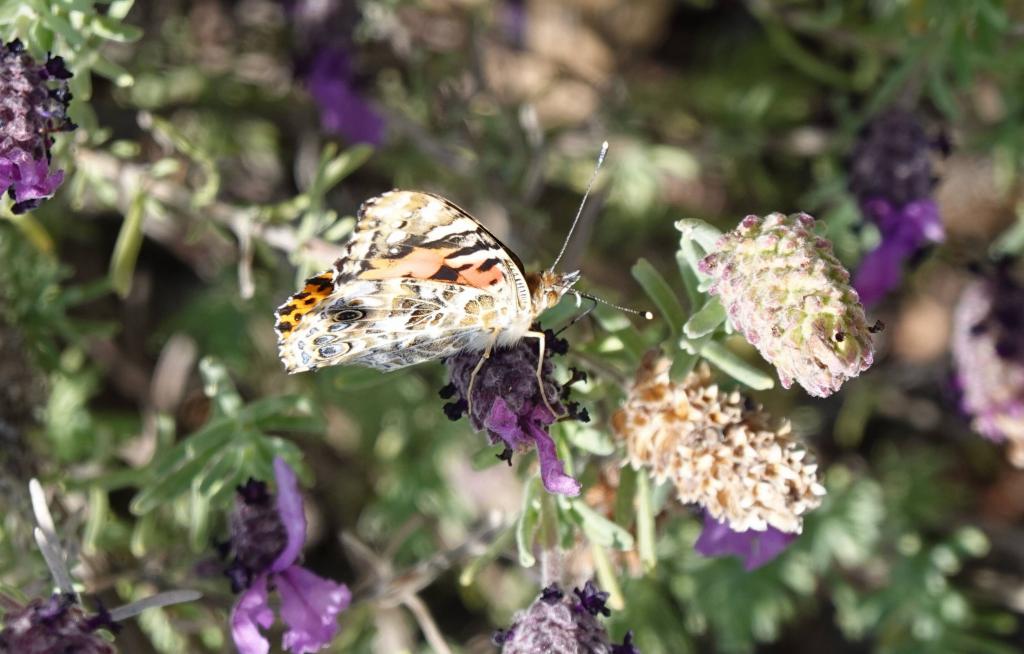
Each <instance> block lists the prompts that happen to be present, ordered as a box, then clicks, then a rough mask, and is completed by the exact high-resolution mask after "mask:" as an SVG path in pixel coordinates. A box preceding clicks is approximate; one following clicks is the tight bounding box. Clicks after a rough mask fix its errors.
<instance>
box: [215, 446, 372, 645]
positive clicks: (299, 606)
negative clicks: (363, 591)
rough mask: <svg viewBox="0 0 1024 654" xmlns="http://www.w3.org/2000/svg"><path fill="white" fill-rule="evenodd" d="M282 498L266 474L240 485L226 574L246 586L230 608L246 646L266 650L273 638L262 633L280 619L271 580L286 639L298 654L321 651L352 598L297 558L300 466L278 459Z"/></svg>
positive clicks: (302, 534)
mask: <svg viewBox="0 0 1024 654" xmlns="http://www.w3.org/2000/svg"><path fill="white" fill-rule="evenodd" d="M274 479H275V481H276V483H277V497H276V501H272V496H270V495H269V493H267V490H266V486H265V485H264V484H263V483H262V482H257V481H250V482H249V483H247V484H246V485H245V486H243V487H242V488H240V489H239V499H238V502H237V505H236V510H235V512H234V514H233V515H232V516H231V528H232V538H231V550H232V551H233V552H234V553H235V560H234V562H233V563H232V565H231V567H229V569H228V571H227V574H228V576H229V577H230V578H231V581H232V585H233V586H234V587H235V589H236V591H237V590H240V589H242V588H244V589H245V590H244V592H243V593H242V596H241V597H239V599H238V603H237V604H236V605H235V608H234V609H233V610H232V612H231V635H232V637H233V638H234V641H235V646H236V647H237V648H238V651H239V652H240V653H241V654H267V652H269V651H270V643H269V642H267V639H266V638H265V637H264V636H263V634H262V633H260V629H261V628H262V629H268V628H269V627H270V626H271V625H272V624H273V623H274V612H273V610H272V609H271V608H270V603H269V599H268V594H269V590H270V588H269V586H270V585H271V584H272V585H273V587H275V588H276V589H277V594H278V596H279V597H280V600H281V608H280V614H281V619H282V620H283V621H284V623H285V624H286V625H287V626H288V630H287V631H285V633H284V639H283V641H282V643H281V646H282V647H283V648H284V649H286V650H288V651H290V652H292V653H293V654H306V653H308V652H316V651H319V650H320V649H322V648H324V647H326V646H327V645H329V644H330V642H331V640H333V639H334V636H335V634H337V632H338V623H337V615H338V614H339V613H341V612H342V611H344V610H345V609H346V608H347V607H348V604H349V601H351V597H352V596H351V593H349V590H348V588H347V587H346V586H345V585H344V584H338V583H335V582H334V581H331V580H329V579H322V578H320V577H318V576H317V575H315V574H313V573H312V572H310V571H309V570H307V569H305V568H303V567H302V566H299V565H297V564H296V560H297V559H298V557H299V554H301V552H302V548H303V546H304V545H305V542H306V517H305V514H304V512H303V508H302V496H301V494H300V493H299V485H298V480H297V479H296V478H295V473H294V472H292V469H291V468H289V467H288V464H286V463H285V462H284V461H283V460H282V459H280V458H277V459H274Z"/></svg>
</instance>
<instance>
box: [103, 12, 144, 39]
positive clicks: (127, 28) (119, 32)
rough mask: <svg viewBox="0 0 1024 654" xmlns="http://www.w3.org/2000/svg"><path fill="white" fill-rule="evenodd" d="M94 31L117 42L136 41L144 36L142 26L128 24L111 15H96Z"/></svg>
mask: <svg viewBox="0 0 1024 654" xmlns="http://www.w3.org/2000/svg"><path fill="white" fill-rule="evenodd" d="M91 27H92V31H93V33H94V34H96V35H97V36H99V37H100V38H104V39H107V40H108V41H116V42H117V43H134V42H135V41H138V40H139V39H141V38H142V34H143V32H142V28H140V27H136V26H135V25H126V24H125V23H122V22H121V21H119V20H117V19H116V18H112V17H110V16H94V17H93V19H92V23H91Z"/></svg>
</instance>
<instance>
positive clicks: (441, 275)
mask: <svg viewBox="0 0 1024 654" xmlns="http://www.w3.org/2000/svg"><path fill="white" fill-rule="evenodd" d="M453 252H456V250H455V249H453V248H444V249H440V248H439V249H431V248H414V249H413V250H411V251H410V252H409V253H408V254H406V255H405V256H403V257H399V258H396V259H387V258H379V259H373V260H371V261H370V268H369V269H367V270H365V271H363V272H362V273H360V274H359V278H360V279H374V280H377V279H395V278H400V277H404V278H409V279H433V280H436V281H440V282H447V283H449V284H459V285H460V286H473V287H475V288H488V287H489V286H493V285H494V284H497V283H498V282H500V281H501V280H502V279H503V278H504V274H503V273H502V272H501V267H500V266H498V265H496V264H497V261H496V260H494V259H488V260H486V261H484V262H479V263H475V264H472V265H470V264H468V263H466V262H465V258H464V257H459V258H458V262H456V261H454V260H450V259H448V256H449V255H451V254H452V253H453ZM488 264H489V265H488Z"/></svg>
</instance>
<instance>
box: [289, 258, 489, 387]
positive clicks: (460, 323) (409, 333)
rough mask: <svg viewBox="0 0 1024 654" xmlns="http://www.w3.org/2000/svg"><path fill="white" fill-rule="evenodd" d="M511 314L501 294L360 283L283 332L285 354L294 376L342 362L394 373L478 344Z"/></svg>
mask: <svg viewBox="0 0 1024 654" xmlns="http://www.w3.org/2000/svg"><path fill="white" fill-rule="evenodd" d="M286 306H287V304H286ZM507 311H508V309H507V308H506V307H503V306H502V305H501V304H500V303H499V302H497V301H496V299H495V297H494V296H493V295H490V294H488V293H486V292H484V291H482V290H479V289H472V288H469V289H467V288H466V287H463V286H459V285H455V284H448V283H444V282H435V281H432V280H417V279H399V278H396V279H386V280H356V281H354V282H351V283H349V284H345V285H342V286H341V287H340V288H338V289H337V290H335V292H334V293H332V294H331V295H329V296H328V297H326V298H324V299H323V300H322V301H321V302H320V304H318V305H317V306H316V307H315V308H314V309H313V310H312V311H310V312H309V313H306V314H305V315H303V316H302V319H301V322H300V324H299V326H298V327H296V328H295V329H293V330H291V331H289V332H287V333H282V334H281V338H280V339H279V348H280V356H281V359H282V361H283V362H284V364H285V367H286V368H288V370H289V372H302V371H304V370H312V369H314V368H317V367H322V366H328V365H337V364H340V363H351V364H356V365H363V366H367V367H370V368H376V369H378V370H392V369H395V368H400V367H403V366H406V365H412V364H414V363H419V362H420V361H425V360H430V359H438V358H444V357H447V356H451V355H452V354H455V353H456V352H458V351H460V350H462V349H465V348H467V347H469V346H471V345H472V344H473V342H474V340H476V339H478V338H479V337H480V335H481V334H483V335H486V334H488V333H489V329H490V327H491V326H492V325H495V324H501V323H503V322H505V321H506V319H505V317H504V313H506V312H507Z"/></svg>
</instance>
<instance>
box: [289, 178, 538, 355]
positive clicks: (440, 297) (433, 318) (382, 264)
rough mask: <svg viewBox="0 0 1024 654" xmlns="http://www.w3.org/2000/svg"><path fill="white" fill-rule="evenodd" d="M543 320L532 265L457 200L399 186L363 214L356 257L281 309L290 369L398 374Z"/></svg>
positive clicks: (352, 249) (353, 245)
mask: <svg viewBox="0 0 1024 654" xmlns="http://www.w3.org/2000/svg"><path fill="white" fill-rule="evenodd" d="M533 317H534V312H533V306H532V302H531V295H530V289H529V287H528V285H527V283H526V278H525V275H524V273H523V269H522V264H521V263H520V262H519V260H518V259H517V258H516V257H515V255H514V254H512V253H511V252H510V251H509V250H508V249H507V248H506V247H505V246H504V245H502V244H501V242H500V241H498V239H497V238H495V237H494V236H493V235H491V234H490V232H488V231H487V230H486V229H484V228H483V226H481V225H480V224H479V223H478V222H477V221H476V220H475V219H473V218H472V217H471V216H470V215H469V214H467V213H466V212H465V211H463V210H462V209H460V208H458V207H457V206H455V205H454V204H452V203H451V202H449V201H447V200H445V199H444V198H441V197H439V196H436V195H432V194H429V193H421V192H416V191H391V192H389V193H385V194H384V195H381V196H378V197H376V198H373V199H370V200H367V201H366V202H365V203H364V204H363V206H362V207H361V208H360V210H359V219H358V222H357V223H356V229H355V232H354V234H353V236H352V239H351V240H350V241H349V243H348V246H347V250H346V253H345V255H344V256H343V257H341V258H340V259H338V261H336V262H335V264H334V267H333V268H332V269H331V270H327V271H325V272H323V273H321V274H319V275H316V276H314V277H311V278H310V279H308V280H307V281H306V283H305V285H304V287H303V289H302V290H301V291H300V292H299V293H296V294H295V295H293V296H292V297H291V298H289V300H288V301H287V302H285V303H284V304H283V305H281V307H279V308H278V310H277V318H278V321H277V325H276V328H277V332H278V350H279V355H280V358H281V360H282V361H283V362H284V364H285V367H286V368H287V369H288V371H289V372H302V371H305V370H314V369H316V368H318V367H322V366H329V365H336V364H341V363H345V364H355V365H362V366H366V367H370V368H375V369H378V370H394V369H397V368H402V367H404V366H408V365H413V364H415V363H419V362H421V361H426V360H430V359H438V358H444V357H447V356H450V355H453V354H455V353H456V352H459V351H461V350H465V349H481V350H482V349H484V348H485V347H486V345H487V344H488V343H489V342H492V341H493V340H494V337H495V335H496V334H499V333H502V332H506V333H508V332H513V333H515V332H524V331H526V330H527V329H528V328H529V324H530V322H531V321H532V319H533Z"/></svg>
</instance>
